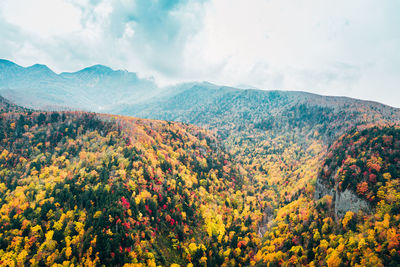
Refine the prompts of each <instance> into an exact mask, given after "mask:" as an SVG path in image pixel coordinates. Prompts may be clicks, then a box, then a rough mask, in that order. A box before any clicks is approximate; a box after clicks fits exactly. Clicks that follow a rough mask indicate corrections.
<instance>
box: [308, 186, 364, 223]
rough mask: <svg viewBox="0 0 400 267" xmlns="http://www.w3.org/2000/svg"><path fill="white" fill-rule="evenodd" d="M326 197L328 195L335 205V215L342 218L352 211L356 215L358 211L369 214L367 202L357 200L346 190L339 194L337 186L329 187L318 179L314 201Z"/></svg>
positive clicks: (355, 196)
mask: <svg viewBox="0 0 400 267" xmlns="http://www.w3.org/2000/svg"><path fill="white" fill-rule="evenodd" d="M326 195H330V196H332V198H333V201H334V203H335V215H336V216H337V217H338V218H342V217H343V216H344V215H345V214H346V212H348V211H352V212H354V213H357V212H358V211H359V210H363V211H365V212H370V211H371V207H370V205H369V204H368V202H367V201H365V200H363V199H361V198H359V197H358V196H357V195H356V194H354V193H353V192H352V191H350V190H348V189H346V190H344V191H343V192H341V191H340V190H339V189H338V188H337V186H335V187H329V186H328V185H327V184H326V183H324V182H323V181H322V180H321V179H320V178H318V179H317V182H316V184H315V195H314V196H315V199H320V198H322V197H324V196H326Z"/></svg>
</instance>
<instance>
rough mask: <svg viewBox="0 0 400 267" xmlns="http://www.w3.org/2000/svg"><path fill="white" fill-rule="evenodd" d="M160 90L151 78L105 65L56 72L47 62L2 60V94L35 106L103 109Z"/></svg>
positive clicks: (27, 105)
mask: <svg viewBox="0 0 400 267" xmlns="http://www.w3.org/2000/svg"><path fill="white" fill-rule="evenodd" d="M158 90H159V88H157V86H156V84H155V83H154V82H153V81H151V80H146V79H140V78H139V77H137V75H136V74H135V73H132V72H128V71H123V70H117V71H114V70H112V69H111V68H109V67H106V66H103V65H94V66H91V67H87V68H85V69H82V70H80V71H77V72H73V73H68V72H63V73H60V74H56V73H54V72H53V71H52V70H51V69H49V68H48V67H47V66H45V65H39V64H35V65H33V66H30V67H27V68H24V67H21V66H19V65H17V64H15V63H13V62H11V61H8V60H0V94H1V95H3V96H4V97H6V98H7V99H9V100H11V101H13V102H15V103H16V104H19V105H22V106H26V107H31V108H39V109H52V110H54V109H81V110H88V111H102V110H108V109H112V108H113V107H115V106H117V105H120V104H123V103H136V102H137V101H138V100H140V101H143V100H146V99H147V98H149V97H151V96H154V95H155V94H156V93H157V91H158Z"/></svg>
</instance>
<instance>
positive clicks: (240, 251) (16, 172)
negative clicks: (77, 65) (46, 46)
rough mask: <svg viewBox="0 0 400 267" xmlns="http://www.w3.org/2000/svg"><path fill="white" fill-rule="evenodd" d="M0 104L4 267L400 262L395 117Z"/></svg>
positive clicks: (317, 110)
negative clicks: (172, 115)
mask: <svg viewBox="0 0 400 267" xmlns="http://www.w3.org/2000/svg"><path fill="white" fill-rule="evenodd" d="M273 97H274V99H272V100H271V105H273V104H272V103H275V102H274V101H280V100H279V99H280V98H281V97H280V96H279V95H273ZM277 99H278V100H277ZM238 101H242V100H240V99H238ZM281 101H288V100H287V99H284V98H283V99H282V98H281ZM239 103H240V102H239ZM0 107H1V112H2V113H1V114H0V148H1V152H0V166H1V168H0V265H2V266H27V265H29V266H174V267H176V266H348V265H352V266H353V265H354V266H390V265H396V264H399V263H400V254H399V253H400V243H399V242H400V215H398V213H399V209H400V192H399V191H400V187H399V185H400V184H399V182H400V181H399V174H400V127H399V125H398V124H397V119H396V118H397V117H396V115H394V114H392V113H384V112H380V111H379V110H378V111H376V110H375V111H374V109H373V108H372V109H367V110H364V109H363V108H362V107H361V106H356V107H352V108H350V107H349V108H347V109H344V110H341V109H337V108H336V107H335V106H330V107H327V106H323V105H321V106H317V105H311V104H310V103H308V104H307V103H303V104H299V103H292V104H291V106H290V107H288V108H286V109H284V110H281V114H282V115H281V116H278V115H276V114H277V113H274V112H273V109H275V108H278V106H275V107H274V106H269V107H268V108H272V109H271V110H270V112H269V113H268V114H270V115H268V116H267V115H262V114H267V113H265V111H263V110H255V111H253V112H249V113H244V112H241V113H240V114H239V115H238V116H240V118H241V119H240V120H238V121H237V122H236V123H233V122H232V123H227V122H226V121H224V120H223V117H219V116H218V115H216V116H215V117H214V119H213V120H212V121H209V120H206V119H202V118H201V117H199V116H197V118H198V119H199V121H192V123H194V124H197V126H196V125H192V124H187V123H186V122H172V121H164V120H154V119H138V118H134V117H130V116H120V115H108V114H98V113H90V112H78V111H69V112H44V111H43V112H40V111H35V110H30V109H25V108H21V107H18V106H15V105H13V104H11V103H10V102H8V101H7V100H5V99H2V100H1V102H0ZM225 107H226V106H225ZM204 114H205V115H206V116H208V115H207V114H206V113H203V115H204ZM219 114H220V116H224V114H226V111H221V112H220V113H219ZM246 114H247V115H246ZM316 114H317V115H316ZM210 116H211V115H210ZM234 116H236V115H235V114H234V115H233V117H234ZM191 117H193V114H192V115H191ZM195 117H196V116H195ZM249 121H252V123H249ZM207 122H209V124H207ZM348 197H351V199H352V200H353V202H354V205H350V207H343V205H342V204H341V203H342V202H343V200H345V199H346V198H348Z"/></svg>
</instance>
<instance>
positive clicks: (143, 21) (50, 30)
mask: <svg viewBox="0 0 400 267" xmlns="http://www.w3.org/2000/svg"><path fill="white" fill-rule="evenodd" d="M202 5H203V2H202V1H196V2H190V1H188V0H175V1H173V0H169V1H168V0H136V1H126V0H111V1H106V0H102V1H88V0H86V1H78V0H69V1H68V0H38V1H29V0H4V2H2V4H1V5H0V11H1V12H0V22H1V24H0V30H1V31H2V32H6V33H7V35H5V36H8V38H7V39H8V40H9V41H10V42H16V43H19V44H21V45H22V46H25V47H27V48H28V47H29V48H30V49H32V50H31V51H32V53H31V54H29V53H24V55H23V56H21V55H19V54H20V52H21V48H18V47H15V48H14V49H12V51H5V50H3V52H2V53H1V54H2V55H1V56H2V57H4V58H9V59H12V60H14V59H15V60H16V61H17V62H19V63H22V64H34V63H36V62H41V63H45V64H49V65H50V66H52V67H53V68H55V69H56V70H59V71H61V70H74V69H76V68H79V67H85V66H87V65H89V64H97V63H101V64H107V65H110V66H112V67H114V68H126V69H130V70H132V71H139V72H141V73H145V74H153V75H156V76H157V75H159V76H168V77H174V78H175V79H176V77H177V76H178V74H179V72H180V68H181V67H182V63H181V61H182V53H181V51H182V50H183V49H184V47H185V44H186V41H187V39H188V38H190V36H191V35H192V34H193V33H194V32H197V29H199V28H200V27H201V15H202ZM21 6H24V7H26V8H24V9H21V8H20V7H21ZM11 28H14V29H16V30H15V31H14V30H12V29H11ZM11 32H15V33H18V34H15V35H12V34H11ZM25 51H28V49H25ZM42 52H43V53H42Z"/></svg>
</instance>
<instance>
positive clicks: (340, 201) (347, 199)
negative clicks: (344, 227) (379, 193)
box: [335, 189, 371, 218]
mask: <svg viewBox="0 0 400 267" xmlns="http://www.w3.org/2000/svg"><path fill="white" fill-rule="evenodd" d="M359 210H362V211H365V212H370V211H371V207H370V205H369V204H368V202H367V201H365V200H364V199H361V198H359V197H358V196H357V195H356V194H354V193H353V192H352V191H350V190H349V189H346V190H344V191H343V192H340V191H339V190H336V192H335V214H336V216H337V217H339V218H342V217H343V216H344V215H345V214H346V212H348V211H352V212H355V213H357V212H358V211H359Z"/></svg>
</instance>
